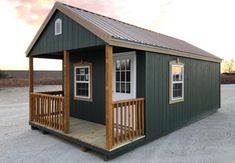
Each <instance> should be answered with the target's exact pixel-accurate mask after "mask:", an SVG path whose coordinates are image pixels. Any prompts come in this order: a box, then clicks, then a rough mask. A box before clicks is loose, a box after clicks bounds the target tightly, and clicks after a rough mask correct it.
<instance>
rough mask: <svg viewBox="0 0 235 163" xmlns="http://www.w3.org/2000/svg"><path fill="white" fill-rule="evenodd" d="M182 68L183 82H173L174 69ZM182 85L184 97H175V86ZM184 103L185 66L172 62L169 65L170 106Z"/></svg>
mask: <svg viewBox="0 0 235 163" xmlns="http://www.w3.org/2000/svg"><path fill="white" fill-rule="evenodd" d="M174 66H176V67H182V68H183V75H182V81H173V74H172V67H174ZM177 83H182V97H177V98H174V97H173V84H177ZM182 101H184V64H183V63H182V62H179V61H171V62H170V63H169V104H173V103H177V102H182Z"/></svg>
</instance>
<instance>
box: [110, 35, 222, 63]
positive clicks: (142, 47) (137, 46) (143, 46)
mask: <svg viewBox="0 0 235 163" xmlns="http://www.w3.org/2000/svg"><path fill="white" fill-rule="evenodd" d="M108 43H109V44H110V45H112V46H119V47H125V48H131V49H138V50H144V51H149V52H156V53H162V54H168V55H175V56H180V57H186V58H193V59H199V60H205V61H212V62H219V63H220V62H221V61H222V59H221V58H212V57H206V56H202V55H198V54H193V53H188V52H182V51H177V50H172V49H167V48H162V47H156V46H151V45H146V44H140V43H136V42H130V41H125V40H119V39H110V40H109V41H108Z"/></svg>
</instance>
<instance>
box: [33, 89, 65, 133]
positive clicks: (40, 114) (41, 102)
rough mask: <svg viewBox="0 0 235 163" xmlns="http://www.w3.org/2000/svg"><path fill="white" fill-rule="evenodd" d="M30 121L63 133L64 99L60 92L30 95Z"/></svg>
mask: <svg viewBox="0 0 235 163" xmlns="http://www.w3.org/2000/svg"><path fill="white" fill-rule="evenodd" d="M30 100H31V106H30V107H31V108H30V109H31V115H30V116H31V121H32V122H37V123H40V124H43V125H45V126H48V127H51V128H53V129H56V130H60V131H64V129H65V127H64V118H65V117H64V97H63V93H62V92H61V91H53V92H38V93H30Z"/></svg>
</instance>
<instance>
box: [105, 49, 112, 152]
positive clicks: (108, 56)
mask: <svg viewBox="0 0 235 163" xmlns="http://www.w3.org/2000/svg"><path fill="white" fill-rule="evenodd" d="M112 69H113V47H112V46H110V45H106V46H105V81H106V82H105V112H106V115H105V117H106V148H107V149H111V148H112V146H113V113H112V102H113V100H112Z"/></svg>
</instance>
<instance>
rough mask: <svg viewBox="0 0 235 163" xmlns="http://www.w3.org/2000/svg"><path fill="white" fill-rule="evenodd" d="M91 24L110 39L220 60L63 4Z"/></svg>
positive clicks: (189, 47)
mask: <svg viewBox="0 0 235 163" xmlns="http://www.w3.org/2000/svg"><path fill="white" fill-rule="evenodd" d="M63 5H64V6H66V7H67V8H69V9H71V10H72V11H73V12H75V13H76V14H78V15H79V16H81V17H82V18H84V19H86V20H87V21H89V22H90V23H91V24H93V25H94V26H96V27H97V28H99V29H100V30H102V31H104V32H105V33H107V34H108V35H109V36H110V37H112V38H114V39H119V40H125V41H128V42H134V43H138V44H143V45H150V46H156V47H160V48H165V49H171V50H177V51H180V52H188V53H192V54H197V55H201V56H206V57H210V58H215V59H219V58H218V57H216V56H214V55H212V54H210V53H208V52H206V51H204V50H202V49H200V48H198V47H196V46H194V45H191V44H189V43H187V42H185V41H182V40H180V39H176V38H173V37H170V36H166V35H163V34H160V33H157V32H153V31H150V30H147V29H144V28H140V27H137V26H134V25H131V24H128V23H125V22H121V21H119V20H116V19H112V18H109V17H106V16H102V15H99V14H96V13H93V12H90V11H86V10H83V9H79V8H76V7H73V6H69V5H66V4H63Z"/></svg>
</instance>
